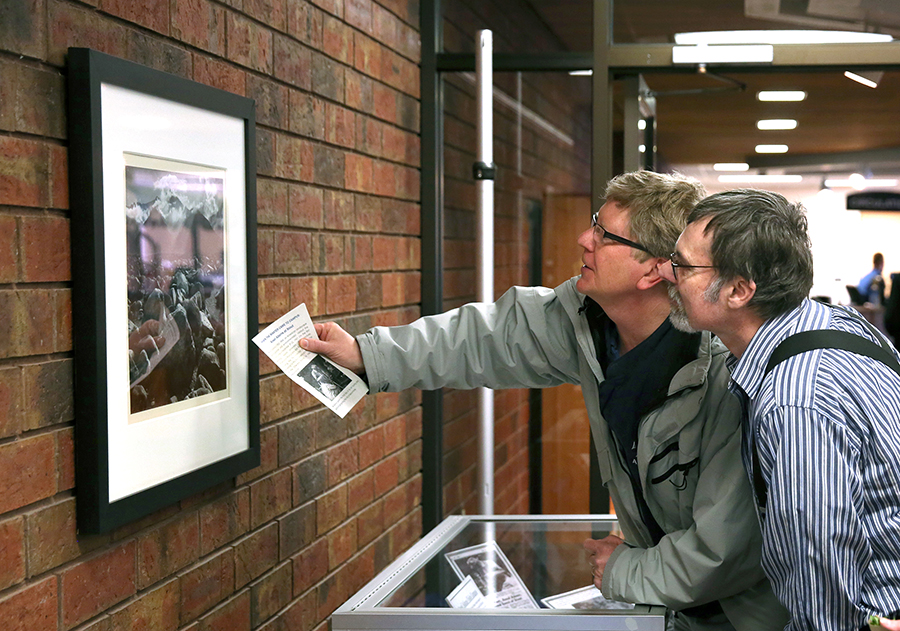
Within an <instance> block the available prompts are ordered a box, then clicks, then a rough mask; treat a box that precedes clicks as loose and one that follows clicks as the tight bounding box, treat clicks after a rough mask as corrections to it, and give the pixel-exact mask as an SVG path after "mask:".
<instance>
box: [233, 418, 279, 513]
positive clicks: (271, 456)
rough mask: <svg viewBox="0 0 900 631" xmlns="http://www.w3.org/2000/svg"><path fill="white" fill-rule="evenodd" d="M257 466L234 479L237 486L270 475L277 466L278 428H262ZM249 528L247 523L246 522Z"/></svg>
mask: <svg viewBox="0 0 900 631" xmlns="http://www.w3.org/2000/svg"><path fill="white" fill-rule="evenodd" d="M259 454H260V455H259V466H258V467H256V468H254V469H250V471H245V472H244V473H242V474H240V475H239V476H238V477H237V478H236V483H237V484H238V485H241V484H246V483H247V482H250V481H252V480H257V479H259V478H261V477H262V476H264V475H266V474H268V473H271V472H272V471H274V470H275V467H277V466H278V428H277V427H264V428H262V431H260V433H259ZM247 510H248V513H247V519H249V515H250V513H249V504H248V507H247ZM248 528H249V521H248Z"/></svg>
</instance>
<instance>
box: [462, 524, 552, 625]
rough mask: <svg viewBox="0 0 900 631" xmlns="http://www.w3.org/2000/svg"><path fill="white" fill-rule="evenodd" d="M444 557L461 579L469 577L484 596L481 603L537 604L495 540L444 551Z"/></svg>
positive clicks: (527, 606) (519, 606) (510, 606)
mask: <svg viewBox="0 0 900 631" xmlns="http://www.w3.org/2000/svg"><path fill="white" fill-rule="evenodd" d="M444 557H445V558H446V559H447V561H448V562H449V563H450V567H452V568H453V571H454V572H455V573H456V575H457V576H458V577H459V578H460V579H461V580H465V579H466V578H471V580H472V582H473V583H474V585H475V587H476V588H477V589H478V591H479V592H480V593H481V594H482V595H483V596H484V607H486V608H503V609H539V608H540V605H538V604H537V601H535V599H534V597H533V596H532V595H531V592H530V591H528V588H527V587H525V583H524V582H522V579H521V577H519V574H518V573H517V572H516V570H515V568H514V567H513V566H512V563H510V562H509V559H507V558H506V555H505V554H503V550H501V549H500V546H498V545H497V542H496V541H489V542H487V543H480V544H478V545H475V546H471V547H468V548H463V549H461V550H455V551H453V552H447V553H446V554H444ZM471 606H472V605H470V607H471Z"/></svg>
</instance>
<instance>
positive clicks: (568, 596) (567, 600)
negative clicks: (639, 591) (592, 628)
mask: <svg viewBox="0 0 900 631" xmlns="http://www.w3.org/2000/svg"><path fill="white" fill-rule="evenodd" d="M541 602H542V603H544V604H545V605H547V606H548V607H550V608H551V609H584V610H589V609H590V610H609V609H634V604H632V603H623V602H619V601H618V600H610V599H608V598H607V597H606V596H604V595H603V593H602V592H601V591H600V590H599V589H597V588H596V587H594V586H593V585H588V586H587V587H580V588H579V589H573V590H572V591H570V592H565V593H562V594H557V595H556V596H547V597H546V598H541Z"/></svg>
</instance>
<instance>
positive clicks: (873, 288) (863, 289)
mask: <svg viewBox="0 0 900 631" xmlns="http://www.w3.org/2000/svg"><path fill="white" fill-rule="evenodd" d="M883 271H884V255H883V254H882V253H881V252H876V253H875V256H873V257H872V271H871V272H869V273H868V274H866V275H865V276H863V277H862V279H861V280H860V281H859V286H858V287H857V289H858V290H859V295H860V296H862V298H863V300H866V301H868V302H871V303H872V304H873V305H880V304H884V277H883V276H882V272H883Z"/></svg>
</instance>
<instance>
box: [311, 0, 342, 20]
mask: <svg viewBox="0 0 900 631" xmlns="http://www.w3.org/2000/svg"><path fill="white" fill-rule="evenodd" d="M310 2H312V3H313V4H314V5H316V6H317V7H321V8H322V9H323V10H325V11H328V13H331V14H332V15H335V16H337V17H339V18H342V17H344V3H343V0H310Z"/></svg>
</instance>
